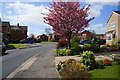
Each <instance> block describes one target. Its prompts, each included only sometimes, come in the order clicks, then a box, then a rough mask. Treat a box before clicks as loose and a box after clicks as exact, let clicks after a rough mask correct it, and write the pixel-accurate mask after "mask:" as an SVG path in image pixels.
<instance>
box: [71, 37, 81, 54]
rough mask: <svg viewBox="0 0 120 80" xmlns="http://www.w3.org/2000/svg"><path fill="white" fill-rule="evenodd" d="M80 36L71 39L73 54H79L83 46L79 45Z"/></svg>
mask: <svg viewBox="0 0 120 80" xmlns="http://www.w3.org/2000/svg"><path fill="white" fill-rule="evenodd" d="M79 42H80V38H79V37H77V36H75V37H73V38H72V39H71V47H72V48H71V49H72V54H79V53H80V51H81V47H80V46H79Z"/></svg>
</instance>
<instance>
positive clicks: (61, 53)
mask: <svg viewBox="0 0 120 80" xmlns="http://www.w3.org/2000/svg"><path fill="white" fill-rule="evenodd" d="M73 50H74V49H66V48H59V49H56V56H68V55H76V54H79V53H77V52H76V51H75V50H74V51H73Z"/></svg>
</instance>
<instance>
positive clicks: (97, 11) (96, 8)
mask: <svg viewBox="0 0 120 80" xmlns="http://www.w3.org/2000/svg"><path fill="white" fill-rule="evenodd" d="M102 9H103V6H102V5H92V7H91V8H90V10H89V13H90V15H89V17H99V16H100V15H101V10H102Z"/></svg>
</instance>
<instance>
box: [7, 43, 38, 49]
mask: <svg viewBox="0 0 120 80" xmlns="http://www.w3.org/2000/svg"><path fill="white" fill-rule="evenodd" d="M35 44H40V43H33V44H8V48H16V47H23V46H31V45H35Z"/></svg>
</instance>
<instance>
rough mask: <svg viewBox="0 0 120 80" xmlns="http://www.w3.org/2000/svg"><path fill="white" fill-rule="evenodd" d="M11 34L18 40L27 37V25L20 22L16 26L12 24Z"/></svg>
mask: <svg viewBox="0 0 120 80" xmlns="http://www.w3.org/2000/svg"><path fill="white" fill-rule="evenodd" d="M10 36H11V38H14V39H16V40H17V41H19V40H21V39H25V38H27V26H20V25H19V23H18V24H17V25H16V26H14V25H12V26H11V32H10Z"/></svg>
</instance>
